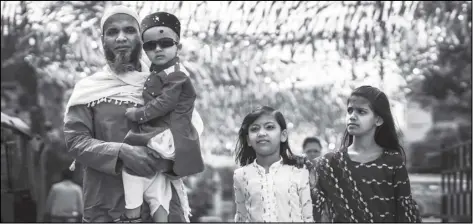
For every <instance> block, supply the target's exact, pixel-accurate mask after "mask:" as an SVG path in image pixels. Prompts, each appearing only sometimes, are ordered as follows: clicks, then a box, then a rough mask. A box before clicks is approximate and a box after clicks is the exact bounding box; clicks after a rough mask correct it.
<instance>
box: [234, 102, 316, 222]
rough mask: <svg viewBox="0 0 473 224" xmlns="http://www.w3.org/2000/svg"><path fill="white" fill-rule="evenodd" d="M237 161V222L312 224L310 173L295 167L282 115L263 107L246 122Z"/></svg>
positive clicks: (248, 117)
mask: <svg viewBox="0 0 473 224" xmlns="http://www.w3.org/2000/svg"><path fill="white" fill-rule="evenodd" d="M236 161H237V163H239V164H240V165H241V166H243V167H241V168H238V169H236V170H235V172H234V175H233V183H234V190H235V202H236V205H237V206H236V207H237V210H236V215H235V221H236V222H313V217H312V200H311V198H310V188H309V173H308V170H307V169H299V168H297V167H296V160H295V159H294V158H293V154H292V152H291V149H290V148H289V144H288V134H287V129H286V121H285V119H284V117H283V115H282V114H281V112H279V111H276V110H275V109H273V108H271V107H267V106H264V107H260V108H258V109H256V110H254V111H253V112H251V113H250V114H248V115H247V116H246V117H245V118H244V119H243V124H242V126H241V128H240V131H239V140H238V143H237V148H236Z"/></svg>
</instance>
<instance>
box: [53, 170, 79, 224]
mask: <svg viewBox="0 0 473 224" xmlns="http://www.w3.org/2000/svg"><path fill="white" fill-rule="evenodd" d="M72 177H73V172H72V171H69V170H68V169H66V170H64V171H63V172H62V179H63V180H62V181H61V182H59V183H56V184H54V185H53V186H52V188H51V190H50V191H49V195H48V199H47V201H46V209H45V211H46V216H49V222H80V217H81V215H82V209H83V207H84V204H83V200H82V189H81V187H80V186H79V185H78V184H76V183H74V182H73V181H72Z"/></svg>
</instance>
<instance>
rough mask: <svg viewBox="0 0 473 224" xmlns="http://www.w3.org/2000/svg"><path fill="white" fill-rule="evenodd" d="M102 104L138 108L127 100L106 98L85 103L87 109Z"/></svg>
mask: <svg viewBox="0 0 473 224" xmlns="http://www.w3.org/2000/svg"><path fill="white" fill-rule="evenodd" d="M103 102H106V103H113V104H116V105H122V104H134V105H135V107H136V106H138V104H137V103H134V102H132V101H129V100H117V99H111V98H108V97H102V98H100V99H98V100H94V101H92V102H89V103H87V107H95V106H97V105H99V104H100V103H103Z"/></svg>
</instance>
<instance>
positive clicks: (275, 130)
mask: <svg viewBox="0 0 473 224" xmlns="http://www.w3.org/2000/svg"><path fill="white" fill-rule="evenodd" d="M285 141H287V130H281V126H279V124H278V122H277V121H276V119H275V118H274V115H272V114H263V115H261V116H260V117H259V118H258V119H256V120H255V121H254V122H253V123H252V124H251V125H250V126H249V128H248V145H249V146H251V147H253V149H254V150H255V152H256V154H257V155H259V156H271V155H274V154H279V150H280V144H281V142H285Z"/></svg>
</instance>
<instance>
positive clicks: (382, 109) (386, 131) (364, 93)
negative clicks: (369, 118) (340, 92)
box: [341, 86, 406, 161]
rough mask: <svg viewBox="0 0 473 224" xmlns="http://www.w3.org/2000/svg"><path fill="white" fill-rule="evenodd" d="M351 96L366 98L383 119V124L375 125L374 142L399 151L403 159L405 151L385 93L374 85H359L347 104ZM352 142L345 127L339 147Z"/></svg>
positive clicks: (351, 137)
mask: <svg viewBox="0 0 473 224" xmlns="http://www.w3.org/2000/svg"><path fill="white" fill-rule="evenodd" d="M353 96H359V97H363V98H366V99H367V100H368V101H369V103H370V108H371V109H372V110H373V111H374V113H375V114H376V115H378V116H380V117H381V118H382V119H383V124H382V125H381V126H379V127H376V131H375V135H374V140H375V142H376V144H378V145H379V146H381V147H383V148H384V149H386V150H390V151H397V152H399V153H401V156H402V157H403V159H404V161H405V159H406V153H405V151H404V148H403V147H402V146H401V144H400V142H399V138H398V135H397V132H396V126H395V124H394V119H393V115H392V113H391V107H390V106H389V100H388V97H387V96H386V94H384V93H383V92H382V91H381V90H379V89H378V88H376V87H372V86H360V87H358V88H356V89H355V90H354V91H353V92H352V93H351V96H350V97H349V98H348V100H347V104H348V103H350V98H351V97H353ZM352 142H353V136H352V135H350V134H348V131H347V130H346V129H345V133H344V135H343V139H342V145H341V147H342V148H347V147H348V146H350V145H351V144H352Z"/></svg>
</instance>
